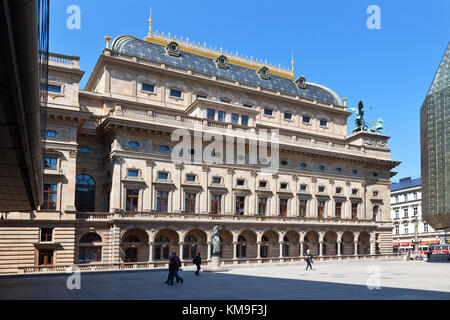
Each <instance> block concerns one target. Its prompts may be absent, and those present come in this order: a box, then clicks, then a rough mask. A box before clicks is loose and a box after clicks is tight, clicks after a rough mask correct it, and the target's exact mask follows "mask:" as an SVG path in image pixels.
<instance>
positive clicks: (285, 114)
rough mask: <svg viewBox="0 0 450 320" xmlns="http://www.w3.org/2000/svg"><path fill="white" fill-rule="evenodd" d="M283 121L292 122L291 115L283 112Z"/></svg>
mask: <svg viewBox="0 0 450 320" xmlns="http://www.w3.org/2000/svg"><path fill="white" fill-rule="evenodd" d="M284 119H286V120H292V113H287V112H285V113H284Z"/></svg>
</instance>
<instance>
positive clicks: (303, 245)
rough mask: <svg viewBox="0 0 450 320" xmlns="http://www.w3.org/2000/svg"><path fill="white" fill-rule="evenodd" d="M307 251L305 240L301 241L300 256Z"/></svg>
mask: <svg viewBox="0 0 450 320" xmlns="http://www.w3.org/2000/svg"><path fill="white" fill-rule="evenodd" d="M304 253H305V241H300V257H303V255H304Z"/></svg>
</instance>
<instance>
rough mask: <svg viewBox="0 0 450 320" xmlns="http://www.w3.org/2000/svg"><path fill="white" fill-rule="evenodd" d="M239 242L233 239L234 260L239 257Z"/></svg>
mask: <svg viewBox="0 0 450 320" xmlns="http://www.w3.org/2000/svg"><path fill="white" fill-rule="evenodd" d="M237 244H238V243H237V242H236V241H233V260H236V259H237Z"/></svg>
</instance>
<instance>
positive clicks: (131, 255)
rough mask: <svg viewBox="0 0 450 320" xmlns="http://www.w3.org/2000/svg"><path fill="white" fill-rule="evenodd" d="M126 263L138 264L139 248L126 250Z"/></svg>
mask: <svg viewBox="0 0 450 320" xmlns="http://www.w3.org/2000/svg"><path fill="white" fill-rule="evenodd" d="M125 262H137V248H126V249H125Z"/></svg>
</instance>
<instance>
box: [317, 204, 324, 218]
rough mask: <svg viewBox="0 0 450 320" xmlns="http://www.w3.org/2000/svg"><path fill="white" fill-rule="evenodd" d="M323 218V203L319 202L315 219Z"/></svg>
mask: <svg viewBox="0 0 450 320" xmlns="http://www.w3.org/2000/svg"><path fill="white" fill-rule="evenodd" d="M324 216H325V201H319V204H318V206H317V217H318V218H323V217H324Z"/></svg>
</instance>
